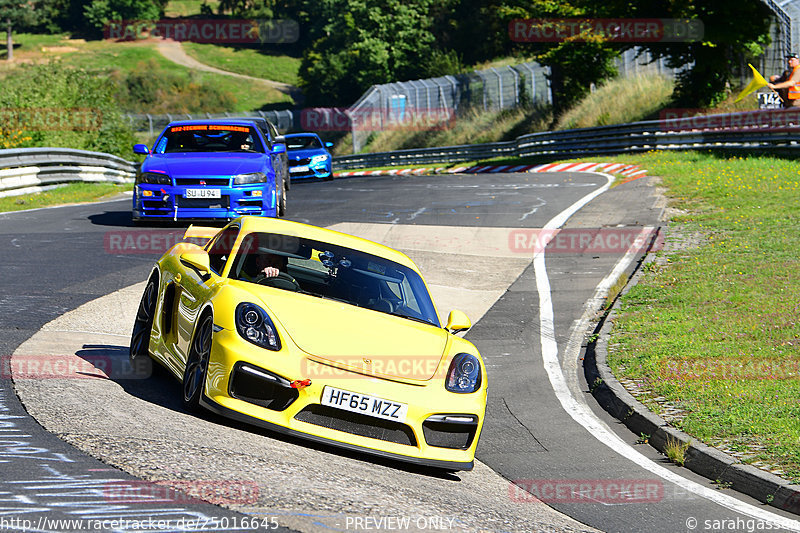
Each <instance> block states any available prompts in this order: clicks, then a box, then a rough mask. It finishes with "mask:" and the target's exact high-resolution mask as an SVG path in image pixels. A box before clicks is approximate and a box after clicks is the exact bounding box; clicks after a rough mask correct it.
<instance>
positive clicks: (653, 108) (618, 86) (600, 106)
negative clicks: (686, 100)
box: [555, 75, 675, 130]
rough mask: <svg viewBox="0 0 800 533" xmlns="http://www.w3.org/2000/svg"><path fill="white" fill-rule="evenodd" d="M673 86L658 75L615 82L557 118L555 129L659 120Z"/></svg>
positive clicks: (606, 84) (667, 103)
mask: <svg viewBox="0 0 800 533" xmlns="http://www.w3.org/2000/svg"><path fill="white" fill-rule="evenodd" d="M674 85H675V84H674V82H673V81H672V80H670V79H668V78H666V77H663V76H658V75H646V76H645V75H640V76H634V77H631V78H624V79H623V78H616V79H613V80H610V81H608V82H607V83H605V84H604V85H602V86H600V87H599V88H598V89H597V90H596V91H594V92H592V93H590V94H589V95H588V96H587V97H586V98H584V99H583V100H581V102H580V103H579V104H578V105H577V106H575V107H573V108H572V109H570V110H569V111H567V112H566V113H564V114H563V115H562V116H560V117H559V119H558V121H557V123H556V127H555V129H557V130H563V129H572V128H591V127H594V126H608V125H609V124H622V123H625V122H637V121H639V120H646V119H654V118H658V112H659V111H660V110H661V109H663V108H665V107H668V106H669V101H670V98H671V97H672V92H673V89H674Z"/></svg>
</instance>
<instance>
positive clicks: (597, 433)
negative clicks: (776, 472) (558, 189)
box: [533, 173, 800, 531]
mask: <svg viewBox="0 0 800 533" xmlns="http://www.w3.org/2000/svg"><path fill="white" fill-rule="evenodd" d="M597 174H599V175H601V176H604V177H605V178H606V179H607V180H608V181H607V183H606V184H605V185H603V186H602V187H600V188H599V189H597V190H595V191H593V192H591V193H589V194H587V195H586V196H584V197H583V198H581V199H580V200H578V201H577V202H575V203H574V204H572V205H571V206H569V207H568V208H567V209H565V210H564V211H562V212H561V213H559V214H558V215H556V216H555V217H554V218H553V219H552V220H550V221H549V222H548V223H547V224H545V226H544V228H542V229H543V230H544V231H545V232H547V230H555V229H558V228H560V227H561V226H563V225H564V223H566V221H567V220H568V219H569V218H570V217H571V216H572V215H574V214H575V213H576V212H577V211H578V210H579V209H581V208H582V207H583V206H585V205H586V204H588V203H589V202H590V201H592V200H593V199H595V198H596V197H598V196H599V195H601V194H602V193H604V192H606V191H607V190H608V189H609V187H610V186H611V182H612V181H613V180H614V176H611V175H609V174H603V173H597ZM626 258H628V259H626ZM625 260H630V259H629V256H628V254H627V253H626V255H625V256H623V258H622V259H620V262H622V261H625ZM533 266H534V271H535V275H536V289H537V291H538V293H539V333H540V337H541V344H542V360H543V362H544V369H545V371H546V372H547V376H548V378H549V379H550V384H551V385H552V387H553V391H554V392H555V394H556V397H557V398H558V401H559V402H561V406H562V407H563V408H564V410H565V411H566V412H567V413H568V414H569V415H570V416H571V417H572V418H573V419H574V420H575V421H576V422H577V423H578V424H580V425H581V426H583V427H584V428H586V430H587V431H588V432H589V433H591V434H592V435H593V436H594V437H595V438H596V439H597V440H598V441H600V442H602V443H603V444H605V445H606V446H608V447H609V448H610V449H612V450H614V451H615V452H617V453H619V454H620V455H622V456H623V457H625V458H626V459H628V460H629V461H632V462H634V463H636V464H637V465H639V466H640V467H642V468H644V469H645V470H647V471H649V472H651V473H653V474H655V475H657V476H659V477H660V478H662V479H664V480H666V481H668V482H670V483H674V484H675V485H678V486H680V487H681V488H683V489H685V490H687V491H689V492H692V493H694V494H696V495H698V496H700V497H701V498H705V499H707V500H709V501H712V502H714V503H716V504H718V505H721V506H723V507H725V508H727V509H730V510H731V511H734V512H735V513H740V514H743V515H747V516H750V517H752V518H755V519H758V520H763V521H764V522H770V523H771V524H774V525H776V526H779V527H781V528H783V529H787V530H790V531H800V522H799V521H797V520H793V519H791V518H785V517H783V516H780V515H777V514H775V513H771V512H769V511H766V510H764V509H761V508H759V507H756V506H754V505H751V504H748V503H745V502H743V501H741V500H738V499H736V498H733V497H731V496H728V495H726V494H723V493H722V492H720V491H717V490H713V489H711V488H708V487H705V486H703V485H700V484H699V483H695V482H694V481H690V480H688V479H685V478H683V477H682V476H680V475H678V474H676V473H674V472H672V471H670V470H668V469H666V468H664V467H663V466H661V465H658V464H656V463H654V462H653V461H651V460H650V459H648V458H647V457H645V456H644V455H642V454H641V453H639V452H638V451H636V450H635V449H633V447H631V446H630V445H629V444H628V443H627V442H625V441H624V440H622V439H621V438H620V437H619V436H617V434H616V433H614V432H612V431H610V430H609V429H608V427H607V426H606V425H605V424H604V423H603V422H602V421H601V420H600V419H599V418H597V417H596V416H595V414H594V413H592V412H591V411H590V410H589V409H588V408H587V407H586V406H585V405H582V404H581V403H580V402H578V401H576V400H575V398H574V397H573V396H572V393H571V392H570V389H569V386H568V385H567V380H566V378H565V377H564V373H563V372H562V370H561V364H560V362H559V360H558V344H557V343H556V335H555V318H554V317H555V315H554V313H553V299H552V293H551V291H550V279H549V278H548V277H547V268H546V265H545V253H544V250H541V251H539V252H537V253H536V254H535V255H534V258H533ZM617 266H619V262H618V265H617ZM620 269H621V267H620ZM614 270H618V268H617V267H615V268H614ZM606 279H608V278H606ZM604 282H605V280H604V281H603V282H601V284H603V283H604Z"/></svg>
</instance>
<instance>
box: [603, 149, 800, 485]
mask: <svg viewBox="0 0 800 533" xmlns="http://www.w3.org/2000/svg"><path fill="white" fill-rule="evenodd" d="M614 159H615V160H620V161H623V162H636V163H638V164H641V165H642V166H643V167H644V168H646V169H647V170H648V173H649V174H650V175H656V176H660V177H661V179H662V180H663V184H664V186H665V187H666V188H667V191H668V193H667V194H668V196H669V197H670V198H671V206H672V207H673V208H675V209H677V210H679V211H677V213H678V214H677V215H676V216H674V217H673V219H672V223H671V228H672V230H673V232H675V233H673V235H676V236H675V237H673V238H674V239H675V240H674V241H671V240H670V241H668V247H667V248H666V249H665V250H664V251H662V252H659V254H660V257H659V261H658V263H657V266H656V267H654V268H649V269H647V270H646V272H645V273H644V275H643V278H642V280H641V281H640V282H639V284H637V285H636V286H635V287H633V288H632V289H631V290H630V291H629V292H628V293H627V294H626V295H625V296H624V297H623V298H622V308H621V309H622V312H621V314H620V316H619V317H618V319H617V320H616V321H615V324H614V330H613V338H612V341H611V345H612V346H614V347H613V349H612V350H611V351H610V354H609V360H610V364H611V366H612V369H613V371H614V372H615V374H616V375H617V376H618V377H624V378H628V379H633V380H637V381H638V382H639V383H641V386H642V389H643V391H644V396H643V397H644V398H645V400H646V403H648V405H650V407H651V408H653V409H654V410H656V411H658V410H659V407H660V405H661V401H654V398H657V397H662V398H663V399H664V400H666V402H669V403H670V404H672V405H677V406H678V407H679V408H680V409H681V410H683V411H685V413H686V416H685V417H684V418H683V419H682V420H681V421H680V422H678V423H676V425H677V426H678V427H680V429H682V430H683V431H685V432H686V433H688V434H690V435H692V436H693V437H695V438H697V439H699V440H702V441H704V442H706V443H708V444H711V445H714V446H719V447H722V448H723V449H726V450H729V451H732V452H735V453H736V454H738V456H739V458H740V459H741V460H743V461H745V462H755V463H756V464H764V465H770V467H771V468H773V469H774V470H775V471H777V472H779V473H783V474H784V475H785V476H786V477H787V478H789V479H791V480H793V481H795V482H797V481H800V353H798V347H799V346H800V318H799V317H800V313H798V311H800V256H798V253H797V251H798V249H800V232H798V230H797V228H798V226H800V213H799V212H798V210H797V209H796V199H797V197H798V194H799V193H800V166H798V164H797V163H796V162H795V161H792V160H789V159H781V158H777V157H747V156H744V157H735V156H724V155H712V154H707V153H695V152H684V153H648V154H645V155H642V156H636V157H633V156H629V157H618V158H614ZM678 236H680V239H682V240H678V239H679V237H678ZM687 243H688V244H687ZM648 398H649V400H647V399H648Z"/></svg>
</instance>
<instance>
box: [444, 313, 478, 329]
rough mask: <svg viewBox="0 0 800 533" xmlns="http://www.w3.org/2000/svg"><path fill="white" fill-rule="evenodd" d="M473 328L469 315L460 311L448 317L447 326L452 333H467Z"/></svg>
mask: <svg viewBox="0 0 800 533" xmlns="http://www.w3.org/2000/svg"><path fill="white" fill-rule="evenodd" d="M471 327H472V322H470V321H469V318H468V317H467V315H465V314H464V313H462V312H461V311H458V310H453V311H450V315H449V316H448V317H447V325H446V326H445V328H446V329H447V330H448V331H449V332H450V333H458V332H460V331H466V330H468V329H469V328H471Z"/></svg>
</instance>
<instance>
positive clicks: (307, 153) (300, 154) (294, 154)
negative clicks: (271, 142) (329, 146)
mask: <svg viewBox="0 0 800 533" xmlns="http://www.w3.org/2000/svg"><path fill="white" fill-rule="evenodd" d="M327 153H328V152H326V151H325V150H322V149H321V148H309V149H307V150H289V151H288V152H286V154H287V157H288V158H289V161H294V160H295V159H305V158H306V157H314V156H315V155H326V154H327Z"/></svg>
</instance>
